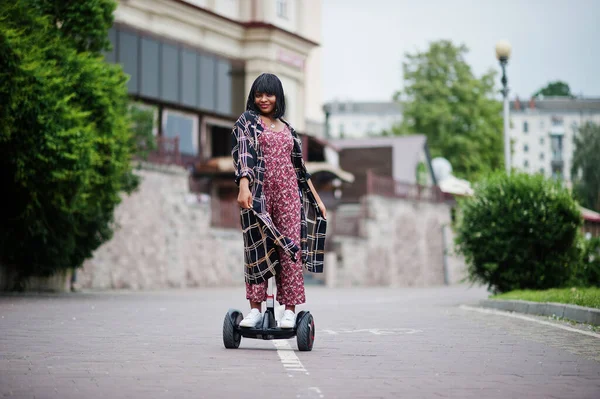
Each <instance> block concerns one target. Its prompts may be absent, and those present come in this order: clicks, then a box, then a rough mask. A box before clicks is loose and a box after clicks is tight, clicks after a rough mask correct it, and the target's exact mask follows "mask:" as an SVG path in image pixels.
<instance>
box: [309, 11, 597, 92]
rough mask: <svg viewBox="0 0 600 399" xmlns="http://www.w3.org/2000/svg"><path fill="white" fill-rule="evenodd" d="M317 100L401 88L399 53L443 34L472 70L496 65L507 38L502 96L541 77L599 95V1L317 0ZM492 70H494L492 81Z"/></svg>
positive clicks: (533, 85)
mask: <svg viewBox="0 0 600 399" xmlns="http://www.w3.org/2000/svg"><path fill="white" fill-rule="evenodd" d="M322 4H323V25H322V26H323V31H322V76H321V78H322V81H323V100H324V101H325V102H328V101H332V100H339V101H344V100H352V101H388V100H391V98H392V96H393V94H394V93H395V92H396V91H397V90H399V89H401V88H402V62H403V61H404V54H405V53H407V52H408V53H414V52H416V51H425V50H426V49H427V48H428V43H430V42H431V41H435V40H440V39H449V40H451V41H452V42H453V43H455V44H460V43H463V44H465V45H466V46H467V47H468V48H469V53H468V54H467V56H466V60H467V62H468V63H469V64H470V65H471V67H472V70H473V72H474V73H475V75H476V76H478V77H479V76H481V75H482V74H483V73H485V72H486V71H487V70H489V69H490V68H493V69H496V70H497V71H498V72H500V66H499V64H498V61H497V60H496V55H495V45H496V42H497V41H498V40H501V39H505V40H508V41H509V42H510V43H511V45H512V55H511V58H510V60H509V64H508V67H507V76H508V85H509V89H510V96H511V98H514V96H515V95H518V96H519V98H521V99H523V98H529V97H530V96H531V94H533V93H534V92H535V91H537V90H538V89H539V88H541V87H543V86H545V85H546V84H547V83H548V82H550V81H554V80H563V81H566V82H567V83H568V84H569V85H570V87H571V92H573V93H574V94H576V95H583V96H586V97H600V0H502V1H499V0H470V1H469V0H368V1H365V0H323V3H322ZM499 87H500V74H498V88H499Z"/></svg>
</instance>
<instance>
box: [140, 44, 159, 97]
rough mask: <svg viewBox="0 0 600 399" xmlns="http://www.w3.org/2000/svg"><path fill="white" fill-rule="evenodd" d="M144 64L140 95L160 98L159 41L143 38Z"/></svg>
mask: <svg viewBox="0 0 600 399" xmlns="http://www.w3.org/2000/svg"><path fill="white" fill-rule="evenodd" d="M141 50H142V64H141V70H142V71H141V76H142V79H141V83H142V87H141V89H140V94H142V95H144V96H146V97H151V98H159V97H160V88H159V83H160V73H159V68H160V66H159V61H160V56H159V53H160V44H159V42H158V41H156V40H153V39H149V38H146V37H142V43H141Z"/></svg>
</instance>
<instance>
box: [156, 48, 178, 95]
mask: <svg viewBox="0 0 600 399" xmlns="http://www.w3.org/2000/svg"><path fill="white" fill-rule="evenodd" d="M177 50H178V49H177V46H173V45H172V44H167V43H163V44H162V46H161V60H160V61H161V67H162V82H161V98H162V99H163V100H167V101H171V102H174V103H176V102H179V51H177Z"/></svg>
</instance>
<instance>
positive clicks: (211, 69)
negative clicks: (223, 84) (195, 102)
mask: <svg viewBox="0 0 600 399" xmlns="http://www.w3.org/2000/svg"><path fill="white" fill-rule="evenodd" d="M198 59H199V61H200V80H199V82H198V83H199V86H200V87H199V89H200V90H199V91H200V107H201V108H204V109H215V108H216V101H215V100H216V92H217V90H216V84H215V82H216V67H217V64H216V60H215V59H214V58H212V57H209V56H206V55H200V56H198Z"/></svg>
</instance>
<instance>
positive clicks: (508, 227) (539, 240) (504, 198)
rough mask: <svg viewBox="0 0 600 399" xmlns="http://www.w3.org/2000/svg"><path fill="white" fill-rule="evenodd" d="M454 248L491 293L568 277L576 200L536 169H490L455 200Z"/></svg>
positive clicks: (576, 258)
mask: <svg viewBox="0 0 600 399" xmlns="http://www.w3.org/2000/svg"><path fill="white" fill-rule="evenodd" d="M460 210H461V217H460V221H459V223H458V227H457V239H456V243H457V249H458V251H459V252H460V253H462V254H463V255H464V256H465V259H466V262H467V267H468V274H469V279H470V280H471V281H473V282H481V283H485V284H487V285H488V288H489V289H490V290H491V291H492V292H494V293H500V292H506V291H512V290H517V289H547V288H555V287H563V286H565V285H567V284H568V283H569V281H570V280H571V276H572V275H573V273H574V269H575V268H576V267H577V265H578V264H579V262H580V259H581V253H580V251H579V249H578V247H577V245H575V244H576V239H577V236H578V231H579V228H580V226H581V223H582V219H581V214H580V211H579V208H578V206H577V203H576V202H575V201H574V200H573V198H572V197H571V194H570V193H569V191H568V190H567V189H565V188H563V187H562V186H561V185H560V183H558V182H555V181H552V180H547V179H545V178H544V177H543V176H541V175H528V174H523V173H515V174H512V175H511V176H507V175H506V174H504V173H496V174H493V175H491V176H490V177H488V178H487V179H485V180H484V181H482V182H481V183H479V184H478V185H476V188H475V195H474V196H473V197H472V198H468V199H465V200H463V201H461V202H460Z"/></svg>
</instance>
